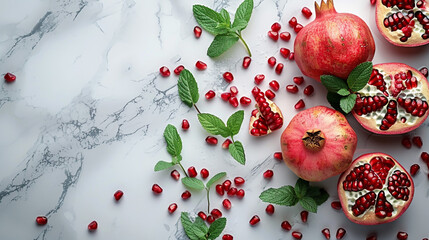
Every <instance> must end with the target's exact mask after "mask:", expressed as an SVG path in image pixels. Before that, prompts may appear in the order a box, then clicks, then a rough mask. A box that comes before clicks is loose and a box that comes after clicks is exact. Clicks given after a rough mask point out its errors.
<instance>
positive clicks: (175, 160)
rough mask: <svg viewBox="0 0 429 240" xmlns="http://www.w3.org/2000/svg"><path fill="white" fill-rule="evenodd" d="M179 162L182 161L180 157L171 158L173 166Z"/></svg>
mask: <svg viewBox="0 0 429 240" xmlns="http://www.w3.org/2000/svg"><path fill="white" fill-rule="evenodd" d="M180 161H182V155H178V156H174V157H173V161H172V162H173V164H174V165H176V164H178V163H179V162H180Z"/></svg>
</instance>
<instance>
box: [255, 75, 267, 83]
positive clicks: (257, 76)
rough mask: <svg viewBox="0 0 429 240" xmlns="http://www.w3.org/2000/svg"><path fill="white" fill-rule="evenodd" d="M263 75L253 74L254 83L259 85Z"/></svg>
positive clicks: (263, 77)
mask: <svg viewBox="0 0 429 240" xmlns="http://www.w3.org/2000/svg"><path fill="white" fill-rule="evenodd" d="M264 79H265V75H264V74H258V75H256V76H255V84H256V85H259V84H261V82H262V81H264Z"/></svg>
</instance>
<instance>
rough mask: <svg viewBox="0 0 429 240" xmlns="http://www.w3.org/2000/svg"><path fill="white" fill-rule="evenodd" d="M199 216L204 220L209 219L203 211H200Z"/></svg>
mask: <svg viewBox="0 0 429 240" xmlns="http://www.w3.org/2000/svg"><path fill="white" fill-rule="evenodd" d="M198 217H200V218H201V219H202V220H203V221H205V220H206V219H207V215H206V214H205V213H204V212H203V211H201V212H199V213H198Z"/></svg>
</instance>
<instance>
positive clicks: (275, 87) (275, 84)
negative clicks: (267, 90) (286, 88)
mask: <svg viewBox="0 0 429 240" xmlns="http://www.w3.org/2000/svg"><path fill="white" fill-rule="evenodd" d="M269 85H270V87H271V89H273V90H274V91H276V92H277V91H278V90H279V89H280V84H279V82H277V81H276V80H272V81H271V82H270V83H269Z"/></svg>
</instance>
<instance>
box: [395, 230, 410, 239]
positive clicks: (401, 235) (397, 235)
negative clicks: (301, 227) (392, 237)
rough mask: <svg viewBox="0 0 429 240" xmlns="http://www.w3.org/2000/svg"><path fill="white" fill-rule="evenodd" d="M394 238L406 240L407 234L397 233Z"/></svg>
mask: <svg viewBox="0 0 429 240" xmlns="http://www.w3.org/2000/svg"><path fill="white" fill-rule="evenodd" d="M396 237H397V238H398V239H399V240H406V239H408V233H406V232H398V234H396Z"/></svg>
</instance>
